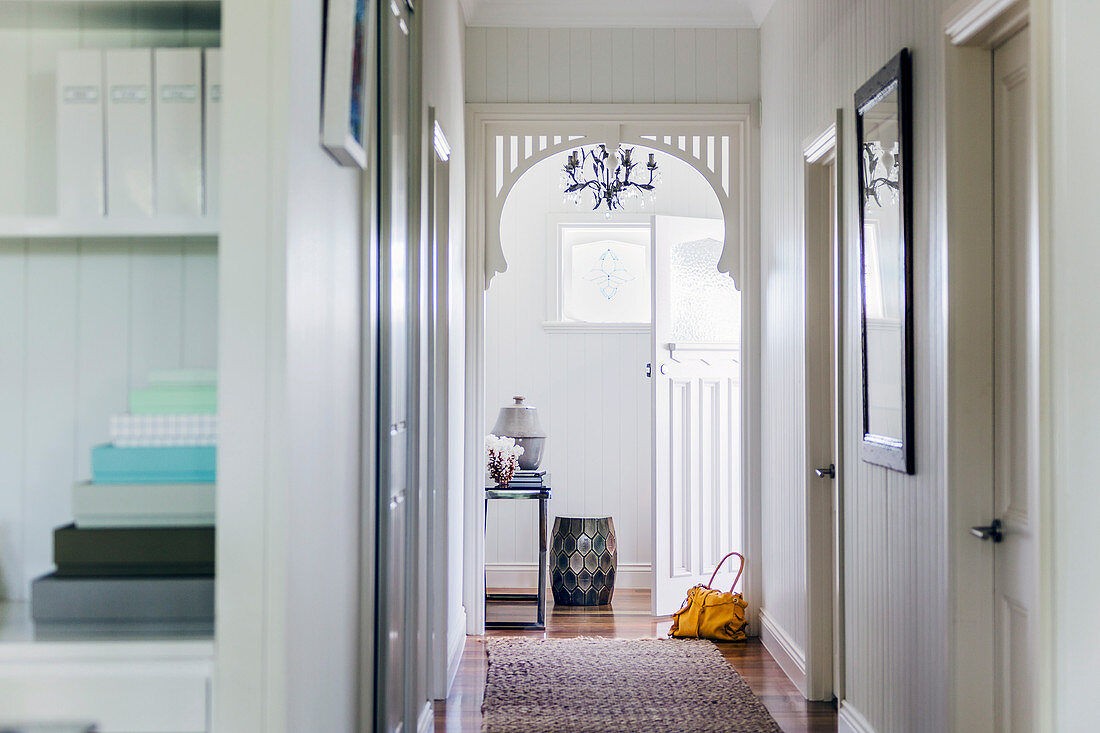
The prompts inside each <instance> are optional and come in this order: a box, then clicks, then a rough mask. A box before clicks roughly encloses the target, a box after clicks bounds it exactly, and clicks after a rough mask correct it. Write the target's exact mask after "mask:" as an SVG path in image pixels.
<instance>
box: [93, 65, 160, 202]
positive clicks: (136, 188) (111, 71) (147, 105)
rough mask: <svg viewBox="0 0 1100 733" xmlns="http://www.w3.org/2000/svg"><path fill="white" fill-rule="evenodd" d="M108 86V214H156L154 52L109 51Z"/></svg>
mask: <svg viewBox="0 0 1100 733" xmlns="http://www.w3.org/2000/svg"><path fill="white" fill-rule="evenodd" d="M103 67H104V72H105V75H106V86H107V215H108V216H110V217H118V216H152V215H153V214H154V213H155V209H154V200H153V52H152V50H151V49H148V48H127V49H110V50H108V51H106V52H105V53H104V63H103Z"/></svg>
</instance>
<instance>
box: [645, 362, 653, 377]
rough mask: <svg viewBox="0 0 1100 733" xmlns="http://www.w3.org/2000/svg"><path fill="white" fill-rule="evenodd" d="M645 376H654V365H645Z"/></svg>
mask: <svg viewBox="0 0 1100 733" xmlns="http://www.w3.org/2000/svg"><path fill="white" fill-rule="evenodd" d="M645 375H646V376H647V377H652V376H653V364H652V363H649V364H646V365H645Z"/></svg>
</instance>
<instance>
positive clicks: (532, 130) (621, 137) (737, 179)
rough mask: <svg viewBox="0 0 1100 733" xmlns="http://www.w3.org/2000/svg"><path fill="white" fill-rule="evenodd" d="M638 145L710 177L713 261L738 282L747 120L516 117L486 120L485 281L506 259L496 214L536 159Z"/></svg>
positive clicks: (504, 264) (504, 267)
mask: <svg viewBox="0 0 1100 733" xmlns="http://www.w3.org/2000/svg"><path fill="white" fill-rule="evenodd" d="M601 143H603V144H607V145H608V146H615V145H617V144H619V143H622V144H625V145H628V146H630V145H639V146H642V147H646V148H650V149H652V150H654V151H657V152H661V153H665V154H668V155H671V156H673V157H676V158H678V159H680V160H682V161H684V162H686V163H687V164H688V165H690V166H691V167H692V168H694V169H695V170H696V171H697V172H698V173H699V174H700V175H702V176H703V177H704V178H705V179H706V180H707V182H708V183H709V184H710V186H711V188H712V190H713V191H714V194H715V196H717V198H718V202H719V204H720V206H721V209H722V216H723V219H724V222H725V232H726V235H725V241H724V243H723V248H722V256H721V258H720V260H719V263H718V267H719V269H720V270H721V271H722V272H727V273H729V275H730V276H731V277H732V278H733V280H734V283H735V284H737V286H738V287H740V285H739V283H740V269H741V246H742V242H744V241H746V239H745V238H746V235H747V232H746V231H745V229H744V223H745V222H746V221H747V217H746V216H744V215H743V212H742V211H741V208H742V206H743V202H744V198H743V197H742V191H743V190H744V189H743V187H744V186H745V185H746V168H747V166H746V165H745V163H746V161H747V153H746V149H745V145H746V144H747V134H746V130H745V125H744V123H741V122H721V123H667V124H643V123H624V124H607V123H582V122H574V123H568V124H561V123H556V124H543V123H529V122H515V123H509V124H503V123H501V124H490V125H487V126H486V150H485V156H486V157H485V172H486V175H485V201H486V204H487V206H486V208H487V211H486V230H485V235H486V242H485V287H486V288H488V287H489V284H490V282H491V281H492V278H493V276H494V275H495V274H496V273H498V272H504V271H505V270H506V269H507V267H508V263H507V260H506V259H505V257H504V251H503V247H502V245H501V241H500V225H501V216H502V215H503V212H504V204H505V202H506V201H507V199H508V194H509V193H511V190H512V188H513V187H514V186H515V184H516V183H517V182H518V181H519V179H520V178H522V177H523V174H524V173H526V172H527V171H529V170H530V169H531V168H532V167H534V166H535V165H536V164H538V163H539V162H541V161H543V160H545V159H547V158H549V157H550V156H552V155H555V154H557V153H561V152H565V151H568V150H572V149H575V148H577V147H580V146H591V145H598V144H601Z"/></svg>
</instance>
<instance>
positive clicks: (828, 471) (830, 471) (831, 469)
mask: <svg viewBox="0 0 1100 733" xmlns="http://www.w3.org/2000/svg"><path fill="white" fill-rule="evenodd" d="M814 473H816V474H817V477H818V478H836V466H835V465H833V464H832V463H830V464H829V465H828V466H825V467H824V468H815V469H814Z"/></svg>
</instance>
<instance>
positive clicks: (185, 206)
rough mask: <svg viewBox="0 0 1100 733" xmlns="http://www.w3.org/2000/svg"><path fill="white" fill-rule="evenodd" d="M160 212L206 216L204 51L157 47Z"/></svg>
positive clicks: (156, 160)
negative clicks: (203, 214)
mask: <svg viewBox="0 0 1100 733" xmlns="http://www.w3.org/2000/svg"><path fill="white" fill-rule="evenodd" d="M153 82H154V85H155V88H156V97H155V100H154V102H153V118H154V123H153V124H154V130H155V141H156V147H155V149H154V150H155V154H154V158H153V161H154V163H153V167H154V170H155V171H156V201H157V214H158V215H160V216H199V215H201V214H202V205H203V201H202V50H201V49H198V48H158V49H155V50H154V51H153Z"/></svg>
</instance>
